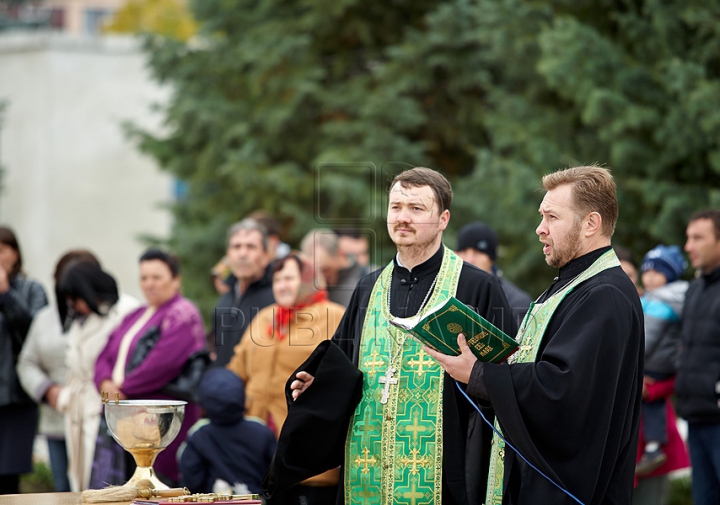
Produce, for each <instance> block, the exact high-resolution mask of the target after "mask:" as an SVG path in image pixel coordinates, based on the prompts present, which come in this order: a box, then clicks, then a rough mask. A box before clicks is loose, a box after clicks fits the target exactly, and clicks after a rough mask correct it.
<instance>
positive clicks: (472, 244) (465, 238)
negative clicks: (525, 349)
mask: <svg viewBox="0 0 720 505" xmlns="http://www.w3.org/2000/svg"><path fill="white" fill-rule="evenodd" d="M497 247H498V236H497V233H495V230H493V229H492V228H490V227H489V226H488V225H486V224H485V223H481V222H480V221H477V222H475V223H470V224H466V225H465V226H463V227H462V228H461V229H460V233H459V234H458V241H457V249H456V250H455V252H456V253H457V255H458V256H460V257H461V258H462V259H463V260H465V261H467V262H468V263H470V264H471V265H475V266H476V267H478V268H479V269H481V270H485V271H486V272H488V273H491V274H493V275H495V276H496V277H498V278H499V279H500V285H501V286H502V288H503V292H504V293H505V298H507V301H508V304H509V305H510V310H511V311H512V315H513V322H514V323H515V324H516V325H517V326H518V327H519V326H520V323H521V322H522V319H523V318H524V317H525V313H526V312H527V310H528V307H530V303H531V302H532V298H530V295H529V294H527V293H526V292H525V291H523V290H522V289H520V288H519V287H517V286H516V285H515V284H513V283H512V282H510V281H509V280H508V279H506V278H505V277H503V275H502V272H501V271H500V269H499V268H498V267H497V266H496V265H495V259H496V258H497Z"/></svg>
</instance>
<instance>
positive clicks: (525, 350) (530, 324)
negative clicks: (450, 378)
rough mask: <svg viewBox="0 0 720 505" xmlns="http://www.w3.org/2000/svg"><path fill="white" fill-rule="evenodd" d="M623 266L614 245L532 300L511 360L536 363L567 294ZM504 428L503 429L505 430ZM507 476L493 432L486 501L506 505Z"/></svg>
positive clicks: (498, 440)
mask: <svg viewBox="0 0 720 505" xmlns="http://www.w3.org/2000/svg"><path fill="white" fill-rule="evenodd" d="M617 266H620V261H619V260H618V258H617V256H616V255H615V251H613V250H612V249H610V250H609V251H608V252H606V253H604V254H603V255H602V256H600V257H599V258H598V259H597V260H595V262H594V263H593V264H592V265H590V267H589V268H587V269H586V270H584V271H583V272H582V273H580V274H579V275H578V276H577V277H575V279H573V280H572V281H571V282H570V283H568V285H567V286H565V287H563V288H562V289H561V290H560V291H558V292H557V293H555V294H553V295H551V296H550V297H549V298H548V299H547V300H545V301H544V302H543V303H538V304H536V303H532V304H530V308H529V309H528V312H527V314H526V315H525V319H523V322H522V325H520V329H519V330H518V333H517V337H516V339H515V340H517V341H518V342H519V343H520V347H519V348H518V350H517V351H516V352H515V354H513V355H511V356H510V358H508V363H510V364H512V363H532V362H534V361H535V360H536V359H537V353H538V350H539V349H540V343H541V342H542V339H543V336H544V335H545V331H546V330H547V328H548V326H549V324H550V319H551V318H552V315H553V313H554V312H555V310H556V309H557V308H558V306H559V305H560V303H561V302H562V301H563V300H564V299H565V297H566V296H567V295H568V294H569V293H570V292H571V291H572V290H573V289H575V287H577V286H578V285H579V284H580V283H582V282H585V281H586V280H588V279H589V278H591V277H593V276H595V275H597V274H599V273H600V272H602V271H603V270H607V269H608V268H613V267H617ZM495 429H497V430H498V431H501V430H500V425H499V424H498V422H497V420H496V421H495ZM501 432H502V431H501ZM504 476H505V442H504V441H503V440H502V439H501V438H500V437H499V436H498V435H497V433H494V434H493V438H492V448H491V452H490V470H489V474H488V487H487V495H486V498H485V505H502V498H503V479H504Z"/></svg>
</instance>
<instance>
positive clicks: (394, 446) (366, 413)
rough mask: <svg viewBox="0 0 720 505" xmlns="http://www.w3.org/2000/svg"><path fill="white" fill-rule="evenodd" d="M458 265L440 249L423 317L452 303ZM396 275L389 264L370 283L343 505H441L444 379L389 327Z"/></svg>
mask: <svg viewBox="0 0 720 505" xmlns="http://www.w3.org/2000/svg"><path fill="white" fill-rule="evenodd" d="M462 265H463V261H462V260H461V259H460V258H459V257H458V256H457V255H456V254H455V253H453V252H452V251H450V250H449V249H448V248H445V249H444V253H443V260H442V264H441V266H440V271H439V272H438V274H437V281H436V283H435V289H434V291H433V293H432V294H431V296H430V298H429V300H428V301H427V303H426V304H425V307H424V308H423V309H422V310H426V309H427V308H432V307H434V306H436V305H437V304H439V303H441V302H443V301H445V300H446V299H447V298H449V297H451V296H455V293H456V291H457V286H458V281H459V279H460V271H461V270H462ZM393 268H394V262H392V261H391V262H390V264H389V265H388V266H387V267H385V269H384V270H383V271H382V273H381V274H380V277H379V278H378V280H377V281H376V282H375V285H374V287H373V290H372V293H371V295H370V301H369V303H368V310H367V314H366V315H365V321H364V324H363V329H362V335H361V340H360V353H359V358H358V368H359V369H360V370H362V372H363V387H362V399H361V400H360V403H359V405H358V406H357V409H356V410H355V414H354V417H353V419H352V422H351V423H350V428H349V430H348V436H347V441H346V447H345V490H344V492H345V503H346V504H367V503H373V504H381V505H385V504H387V505H394V504H408V505H416V504H419V503H422V504H436V505H441V503H442V433H443V431H442V430H443V404H442V394H443V379H444V372H443V369H442V368H441V367H440V365H438V363H437V362H436V361H435V360H434V359H432V358H431V357H430V356H428V355H427V354H426V353H425V352H424V351H423V350H422V345H421V344H420V343H418V342H417V341H416V340H415V339H413V338H412V337H409V338H408V336H407V335H408V334H407V333H405V332H403V331H402V330H400V329H399V328H396V327H395V326H393V325H391V324H389V323H388V319H390V318H391V317H392V316H391V315H390V309H389V307H388V294H389V290H390V284H391V280H392V272H393ZM402 344H404V345H402ZM401 345H402V349H400V346H401ZM391 356H393V357H394V358H395V359H394V360H392V361H393V362H392V363H391ZM391 369H394V372H395V373H392V372H391ZM388 382H389V383H390V384H388ZM383 393H385V394H383ZM388 393H389V395H388ZM381 400H384V401H385V402H386V403H382V402H381Z"/></svg>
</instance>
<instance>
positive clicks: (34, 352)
mask: <svg viewBox="0 0 720 505" xmlns="http://www.w3.org/2000/svg"><path fill="white" fill-rule="evenodd" d="M79 262H87V263H92V264H94V265H96V266H97V267H98V268H99V267H100V263H99V262H98V260H97V258H95V256H94V255H93V254H92V253H91V252H90V251H85V250H80V249H78V250H74V251H69V252H67V253H66V254H64V255H63V256H62V257H61V258H60V259H59V260H58V262H57V265H56V266H55V273H54V276H53V277H54V279H55V292H57V288H58V282H59V281H60V278H61V277H62V274H63V271H64V270H65V268H67V267H68V266H71V265H73V264H76V263H79ZM61 302H62V303H63V304H65V300H64V299H63V300H61ZM66 350H67V337H66V335H64V334H63V331H62V326H61V324H60V318H59V317H58V309H57V306H56V305H54V304H53V305H47V306H45V307H43V308H42V309H40V310H39V311H38V312H37V314H35V318H34V319H33V322H32V325H30V330H29V331H28V336H27V339H26V340H25V344H24V345H23V348H22V351H21V352H20V357H19V358H18V364H17V374H18V378H19V379H20V384H21V385H22V387H23V389H24V390H25V392H26V393H27V394H28V395H29V396H30V397H31V398H32V399H33V400H35V402H36V403H38V404H39V405H40V412H41V415H40V425H39V428H38V431H39V433H41V434H42V435H45V437H46V439H47V443H48V453H49V455H50V468H51V469H52V473H53V480H54V482H55V491H57V492H64V491H70V482H69V481H68V477H67V467H68V465H67V449H66V446H65V421H64V416H63V415H62V414H60V413H59V412H58V411H57V410H56V406H57V398H58V394H59V392H60V390H61V389H62V385H63V384H64V383H65V375H66V374H67V366H66V365H65V353H66Z"/></svg>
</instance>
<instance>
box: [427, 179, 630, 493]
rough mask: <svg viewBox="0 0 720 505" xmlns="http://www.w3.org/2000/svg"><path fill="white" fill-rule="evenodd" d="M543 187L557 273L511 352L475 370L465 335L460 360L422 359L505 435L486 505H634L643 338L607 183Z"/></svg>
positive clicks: (549, 255) (547, 248)
mask: <svg viewBox="0 0 720 505" xmlns="http://www.w3.org/2000/svg"><path fill="white" fill-rule="evenodd" d="M543 186H544V188H545V190H546V193H545V197H544V198H543V201H542V203H541V204H540V209H539V212H540V216H541V222H540V225H539V226H538V227H537V230H536V233H537V234H538V236H539V237H540V242H542V244H543V254H544V255H545V260H546V262H547V263H548V265H550V266H552V267H555V268H558V269H559V273H558V276H557V277H555V280H554V282H553V284H552V285H551V286H550V287H549V288H548V290H547V291H545V293H543V294H542V295H541V296H540V298H538V300H537V301H536V302H535V303H534V304H532V305H531V306H530V309H529V311H528V314H527V316H526V317H525V319H524V320H523V323H522V325H521V327H520V330H519V331H518V334H517V337H516V340H518V341H519V343H520V348H519V349H518V351H517V352H516V353H515V354H514V355H512V356H510V358H509V359H508V361H507V362H505V363H500V364H496V363H483V362H481V361H478V360H477V359H476V358H475V356H474V355H473V354H472V353H471V352H470V349H469V348H468V347H467V345H466V344H465V342H464V339H463V338H462V337H459V338H458V344H459V346H460V348H461V349H462V350H463V352H462V354H461V355H460V356H456V357H451V356H446V355H443V354H440V353H437V352H435V351H433V350H430V349H427V351H428V352H429V353H430V354H431V355H432V356H433V357H435V359H437V361H438V362H439V363H441V364H442V366H443V367H444V368H445V370H446V371H447V372H448V373H449V374H450V375H451V376H453V377H454V378H455V379H457V380H458V381H459V382H462V383H466V384H467V392H468V393H469V394H470V395H472V396H474V397H476V398H479V399H481V401H483V402H489V404H490V405H492V407H493V408H494V410H495V413H496V416H497V423H496V427H498V428H499V430H500V431H501V433H502V435H503V437H504V439H503V438H501V437H500V436H498V435H495V436H494V437H493V447H492V456H491V462H490V473H489V477H488V489H487V497H486V501H485V504H486V505H500V504H502V505H529V504H533V505H534V504H538V503H552V504H553V505H564V504H568V505H569V504H575V503H582V504H585V505H596V504H597V505H599V504H613V505H630V503H631V501H632V489H633V478H634V472H635V454H636V450H637V437H638V421H639V417H640V404H641V392H642V378H643V373H642V370H643V354H644V350H643V347H644V335H643V333H644V330H643V317H642V308H641V305H640V300H639V298H638V295H637V291H636V289H635V287H634V286H633V284H632V282H630V280H629V279H628V277H627V275H625V274H624V272H623V270H622V269H621V267H620V262H619V261H618V259H617V256H616V255H615V252H614V251H613V249H612V247H611V246H610V238H611V237H612V235H613V232H614V229H615V223H616V221H617V216H618V205H617V199H616V195H615V183H614V181H613V179H612V176H611V175H610V173H609V171H608V170H606V169H604V168H600V167H596V166H587V167H575V168H570V169H567V170H562V171H558V172H555V173H552V174H549V175H546V176H545V177H544V178H543ZM510 445H512V446H513V447H514V448H515V449H517V451H518V452H515V450H514V449H512V448H511V447H509V446H510ZM520 455H522V457H521V456H520ZM540 472H542V474H544V475H542V474H541V473H540Z"/></svg>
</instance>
